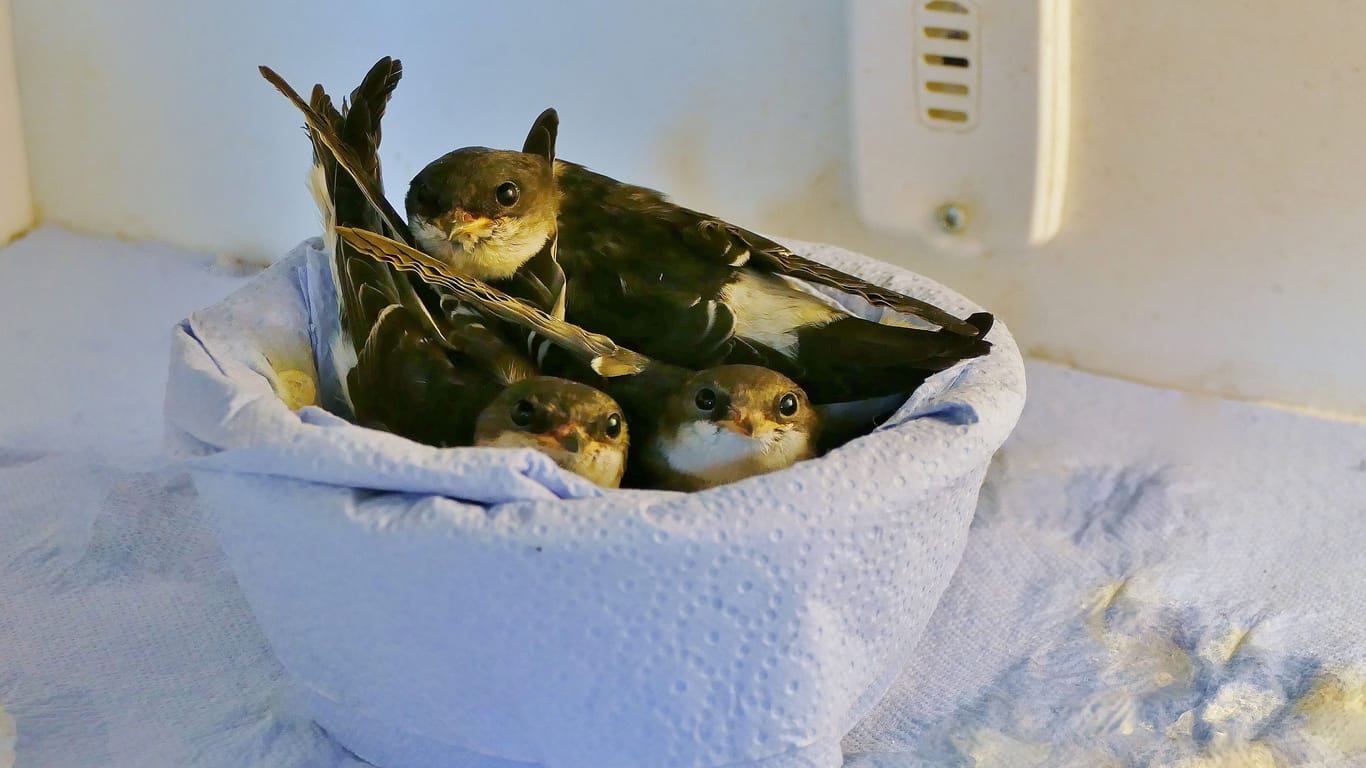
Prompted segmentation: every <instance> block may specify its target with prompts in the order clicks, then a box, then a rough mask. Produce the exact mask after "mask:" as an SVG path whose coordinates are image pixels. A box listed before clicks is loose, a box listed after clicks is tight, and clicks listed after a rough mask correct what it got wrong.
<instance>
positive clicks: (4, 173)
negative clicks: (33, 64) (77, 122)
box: [0, 0, 33, 245]
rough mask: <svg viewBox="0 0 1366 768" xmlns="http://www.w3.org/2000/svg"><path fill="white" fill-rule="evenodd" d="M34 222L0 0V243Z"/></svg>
mask: <svg viewBox="0 0 1366 768" xmlns="http://www.w3.org/2000/svg"><path fill="white" fill-rule="evenodd" d="M32 223H33V201H32V200H31V199H30V197H29V178H28V162H27V158H26V157H25V153H24V133H23V123H22V122H21V121H20V119H19V83H18V81H17V79H16V77H15V73H14V37H13V35H12V33H11V28H10V14H9V0H0V245H3V244H4V243H6V242H8V241H9V239H10V238H12V237H14V236H15V235H17V234H19V233H21V232H23V231H24V230H25V229H28V227H29V225H31V224H32Z"/></svg>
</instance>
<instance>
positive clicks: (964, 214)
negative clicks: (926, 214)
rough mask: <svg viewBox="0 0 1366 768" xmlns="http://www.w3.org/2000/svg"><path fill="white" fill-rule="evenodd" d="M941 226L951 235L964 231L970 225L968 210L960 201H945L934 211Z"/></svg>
mask: <svg viewBox="0 0 1366 768" xmlns="http://www.w3.org/2000/svg"><path fill="white" fill-rule="evenodd" d="M934 218H935V221H938V222H939V228H940V229H942V230H944V231H945V232H948V233H949V234H951V235H956V234H958V233H959V232H962V231H963V230H964V229H965V228H966V227H967V226H968V210H967V209H966V208H964V207H963V206H961V205H959V204H958V203H944V204H943V205H941V206H939V209H938V210H936V211H935V212H934Z"/></svg>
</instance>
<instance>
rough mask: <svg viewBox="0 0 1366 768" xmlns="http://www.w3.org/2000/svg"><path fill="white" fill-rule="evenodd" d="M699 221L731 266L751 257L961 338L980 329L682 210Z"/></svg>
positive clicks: (701, 230) (699, 228)
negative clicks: (740, 259) (933, 325)
mask: <svg viewBox="0 0 1366 768" xmlns="http://www.w3.org/2000/svg"><path fill="white" fill-rule="evenodd" d="M681 210H682V211H684V212H685V213H686V214H689V215H691V216H693V217H696V218H697V222H696V232H697V233H698V236H699V237H700V239H701V240H702V241H703V242H707V243H709V244H711V247H712V249H713V250H714V251H715V252H717V253H718V254H719V256H720V257H721V258H729V259H730V261H728V262H727V263H732V262H733V261H735V260H738V259H739V258H741V256H742V255H743V254H746V253H748V260H749V262H750V263H751V264H755V266H763V267H765V268H767V269H768V270H770V271H773V272H777V273H779V274H782V275H786V276H787V277H795V278H797V279H799V280H806V281H808V282H812V283H816V284H818V285H825V286H829V287H831V288H836V289H839V290H841V291H844V292H846V293H852V294H854V295H855V296H861V297H863V298H864V299H866V300H867V301H868V302H869V303H871V304H876V305H878V306H882V307H887V308H889V309H892V310H894V311H896V312H903V313H905V314H908V315H913V316H915V317H918V318H921V319H922V320H926V321H928V322H931V323H934V324H935V325H937V326H939V327H941V328H943V329H945V330H947V331H950V332H952V333H956V334H959V335H962V336H976V335H977V328H976V327H974V326H973V325H972V324H971V323H968V322H966V321H964V320H960V319H959V318H957V317H954V316H953V315H951V314H949V313H948V312H946V311H944V310H942V309H940V308H939V307H936V306H934V305H933V304H930V303H929V302H926V301H922V300H920V299H916V298H913V297H911V296H906V295H903V294H900V293H897V292H895V291H890V290H888V289H886V288H883V287H881V286H879V285H875V284H873V283H870V282H868V281H867V280H863V279H860V278H857V277H854V276H853V275H851V274H849V273H847V272H842V271H840V270H838V269H835V268H834V267H828V266H826V265H824V264H821V263H820V262H817V261H812V260H811V259H808V258H805V257H803V256H798V255H797V254H795V253H793V252H792V251H790V250H788V249H787V248H785V247H783V246H782V245H779V244H778V243H775V242H773V241H772V240H769V239H768V238H766V237H763V236H761V235H757V234H755V233H753V232H750V231H749V230H746V229H741V228H740V227H737V226H735V225H733V224H728V223H726V222H724V221H720V220H718V219H712V218H707V217H704V216H703V215H702V214H700V213H697V212H696V211H691V210H688V209H686V208H684V209H681Z"/></svg>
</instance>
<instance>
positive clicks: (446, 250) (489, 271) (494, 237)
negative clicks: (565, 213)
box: [405, 147, 558, 280]
mask: <svg viewBox="0 0 1366 768" xmlns="http://www.w3.org/2000/svg"><path fill="white" fill-rule="evenodd" d="M552 168H553V166H552V164H551V162H550V161H549V160H547V159H546V158H545V157H541V156H539V155H535V154H531V153H527V152H511V151H503V150H496V149H486V148H484V147H467V148H465V149H457V150H455V151H454V152H451V153H448V154H446V155H444V156H442V157H440V158H438V159H436V160H434V161H432V162H431V163H429V164H428V165H427V167H425V168H423V169H422V170H421V171H420V172H418V174H417V176H415V177H413V180H412V183H411V184H410V185H409V187H408V196H407V198H406V200H405V205H406V208H407V213H408V228H409V230H410V231H411V232H412V235H413V238H414V239H415V240H416V241H417V243H418V245H419V246H420V247H421V248H422V250H424V251H426V252H427V253H428V254H430V255H432V256H435V257H436V258H438V259H441V260H442V261H444V262H446V263H447V264H449V265H450V266H451V267H452V268H453V269H455V270H457V271H459V272H462V273H464V274H468V275H470V276H472V277H477V278H480V279H483V280H501V279H505V278H507V277H510V276H511V275H512V274H513V273H514V272H516V271H517V269H518V268H519V267H521V266H522V264H524V263H526V261H527V260H528V259H530V258H531V257H532V256H535V255H536V253H537V251H539V250H540V249H541V247H542V246H543V245H545V243H546V241H547V240H548V239H549V238H550V237H551V235H553V234H554V233H555V217H556V215H557V213H558V203H557V199H556V195H557V193H556V189H555V178H554V173H553V170H552Z"/></svg>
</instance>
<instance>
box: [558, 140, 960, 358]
mask: <svg viewBox="0 0 1366 768" xmlns="http://www.w3.org/2000/svg"><path fill="white" fill-rule="evenodd" d="M559 166H560V168H559V171H560V172H559V174H558V179H559V184H560V188H561V190H562V192H563V195H562V198H563V203H562V205H561V215H560V226H561V228H562V230H563V231H562V242H561V248H562V258H563V259H564V260H565V263H566V264H567V265H569V267H570V269H569V272H570V274H571V275H573V277H574V279H576V280H577V279H578V274H579V271H581V269H582V268H585V267H588V268H591V267H592V265H586V264H582V263H578V262H574V263H571V262H570V259H571V258H575V257H577V256H578V255H579V253H578V252H579V251H582V252H583V253H584V254H587V256H585V258H594V259H606V260H607V261H612V262H613V264H612V266H613V268H615V269H617V270H618V271H625V272H627V273H628V274H629V273H631V272H632V271H639V272H644V273H647V272H648V266H642V265H641V262H644V263H645V264H646V265H649V264H660V265H663V266H666V267H667V269H669V270H670V273H669V274H668V275H667V276H666V278H665V280H664V281H666V282H671V283H672V284H673V285H674V286H676V287H686V288H687V289H688V290H691V291H694V292H695V293H697V294H699V295H700V296H701V297H702V298H703V300H706V299H707V298H713V297H714V295H715V294H716V292H718V291H719V289H720V287H721V286H722V285H724V284H725V283H726V282H728V281H729V280H731V279H732V278H733V275H734V272H735V270H737V269H740V268H746V267H747V268H750V269H757V270H761V271H764V272H771V273H776V274H780V275H785V276H788V277H793V278H797V279H801V280H806V281H809V282H812V283H816V284H819V285H825V286H830V287H832V288H837V289H839V290H842V291H846V292H848V293H851V294H854V295H857V296H862V297H863V298H864V299H866V300H867V301H869V302H870V303H873V304H876V305H879V306H884V307H889V308H891V309H894V310H896V311H898V312H905V313H906V314H909V315H914V316H915V317H919V318H921V319H923V320H926V321H928V322H930V323H933V324H934V325H938V326H940V327H941V328H944V329H945V330H947V331H949V332H951V333H955V334H960V335H963V336H969V337H975V336H976V335H977V329H976V328H975V327H974V326H972V325H971V324H970V323H967V322H965V321H963V320H960V319H958V318H956V317H954V316H953V315H951V314H949V313H948V312H946V311H944V310H942V309H940V308H939V307H936V306H934V305H933V304H929V303H927V302H925V301H921V300H920V299H916V298H912V297H910V296H904V295H902V294H900V293H896V292H895V291H890V290H888V289H886V288H883V287H881V286H878V285H874V284H872V283H870V282H868V281H866V280H862V279H860V278H857V277H855V276H853V275H850V274H847V273H845V272H841V271H840V270H837V269H834V268H833V267H828V266H826V265H824V264H821V263H819V262H815V261H812V260H810V259H807V258H805V257H802V256H799V255H797V254H795V253H793V252H792V251H790V250H788V249H787V248H786V247H784V246H782V245H780V244H778V243H775V242H774V241H772V240H769V239H768V238H766V237H763V236H761V235H758V234H756V233H754V232H750V231H749V230H746V229H742V228H741V227H737V226H735V225H734V224H729V223H727V222H725V221H722V220H720V219H717V218H716V217H714V216H708V215H706V214H703V213H699V212H697V211H694V210H691V209H688V208H684V207H682V206H679V205H676V204H674V203H672V202H670V201H669V200H668V199H667V198H666V197H665V196H664V195H663V194H661V193H659V192H656V191H654V190H652V189H647V188H645V187H638V186H635V185H631V184H624V183H622V182H620V181H617V180H616V179H612V178H610V177H607V176H603V175H602V174H599V173H595V172H593V171H590V170H588V169H587V168H584V167H582V166H579V165H575V164H574V163H567V162H564V161H560V163H559ZM617 241H620V242H617ZM566 249H567V250H572V251H573V253H563V251H564V250H566ZM615 251H621V252H622V253H620V254H617V253H615ZM647 276H649V277H652V276H653V275H647ZM628 279H629V278H628ZM571 290H572V287H571ZM571 304H572V302H571ZM572 311H573V309H572V307H571V312H572Z"/></svg>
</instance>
